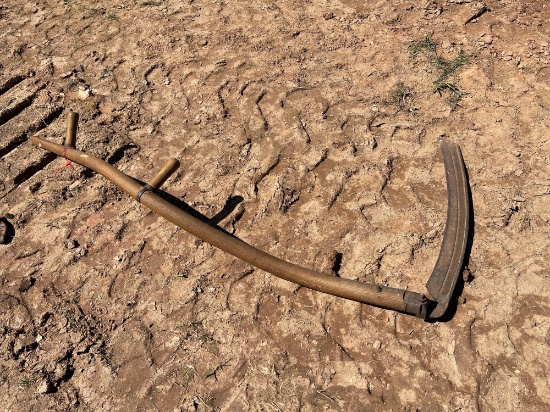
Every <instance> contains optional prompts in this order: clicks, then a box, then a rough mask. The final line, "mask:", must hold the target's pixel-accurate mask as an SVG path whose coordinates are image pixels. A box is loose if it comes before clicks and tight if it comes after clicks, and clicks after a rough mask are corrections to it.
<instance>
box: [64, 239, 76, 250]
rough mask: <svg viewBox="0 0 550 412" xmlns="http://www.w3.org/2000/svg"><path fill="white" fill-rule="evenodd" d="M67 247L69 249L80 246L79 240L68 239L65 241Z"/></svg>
mask: <svg viewBox="0 0 550 412" xmlns="http://www.w3.org/2000/svg"><path fill="white" fill-rule="evenodd" d="M65 247H66V248H67V249H76V248H77V247H78V242H77V241H76V240H74V239H67V240H66V241H65Z"/></svg>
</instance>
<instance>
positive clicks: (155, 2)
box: [141, 1, 162, 7]
mask: <svg viewBox="0 0 550 412" xmlns="http://www.w3.org/2000/svg"><path fill="white" fill-rule="evenodd" d="M161 4H162V1H144V2H142V3H141V7H147V6H160V5H161Z"/></svg>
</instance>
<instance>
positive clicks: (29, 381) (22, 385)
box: [17, 378, 36, 391]
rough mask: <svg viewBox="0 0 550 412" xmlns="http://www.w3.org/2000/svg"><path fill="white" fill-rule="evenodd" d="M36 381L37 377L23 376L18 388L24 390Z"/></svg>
mask: <svg viewBox="0 0 550 412" xmlns="http://www.w3.org/2000/svg"><path fill="white" fill-rule="evenodd" d="M35 382H36V378H23V379H21V380H20V381H19V382H17V388H18V389H19V390H20V391H24V390H25V389H27V388H28V387H29V386H31V385H32V384H33V383H35Z"/></svg>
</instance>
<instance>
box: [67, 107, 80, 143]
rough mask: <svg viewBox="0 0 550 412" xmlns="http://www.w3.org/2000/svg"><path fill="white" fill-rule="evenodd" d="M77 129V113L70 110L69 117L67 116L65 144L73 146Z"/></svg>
mask: <svg viewBox="0 0 550 412" xmlns="http://www.w3.org/2000/svg"><path fill="white" fill-rule="evenodd" d="M77 129H78V113H75V112H70V113H69V117H67V137H65V146H67V147H75V144H76V130H77Z"/></svg>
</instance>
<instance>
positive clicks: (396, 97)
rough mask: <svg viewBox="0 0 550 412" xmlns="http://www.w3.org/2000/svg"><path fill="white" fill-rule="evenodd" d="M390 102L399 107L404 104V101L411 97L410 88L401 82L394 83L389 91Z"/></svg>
mask: <svg viewBox="0 0 550 412" xmlns="http://www.w3.org/2000/svg"><path fill="white" fill-rule="evenodd" d="M391 98H392V102H393V103H395V104H397V105H398V106H400V107H403V106H405V103H406V102H407V101H408V100H410V99H411V98H412V89H411V88H410V87H408V86H405V85H404V84H403V82H399V83H397V84H396V85H395V89H394V90H393V91H392V93H391Z"/></svg>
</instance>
